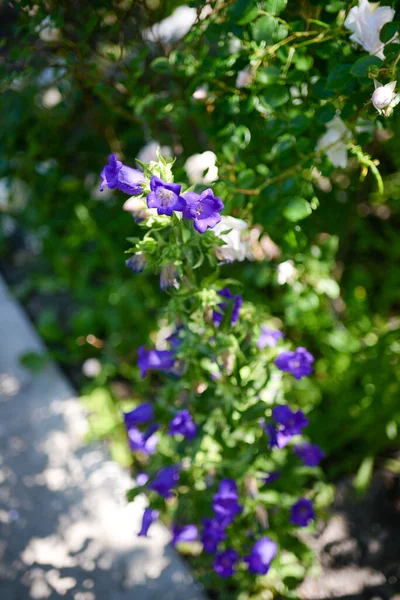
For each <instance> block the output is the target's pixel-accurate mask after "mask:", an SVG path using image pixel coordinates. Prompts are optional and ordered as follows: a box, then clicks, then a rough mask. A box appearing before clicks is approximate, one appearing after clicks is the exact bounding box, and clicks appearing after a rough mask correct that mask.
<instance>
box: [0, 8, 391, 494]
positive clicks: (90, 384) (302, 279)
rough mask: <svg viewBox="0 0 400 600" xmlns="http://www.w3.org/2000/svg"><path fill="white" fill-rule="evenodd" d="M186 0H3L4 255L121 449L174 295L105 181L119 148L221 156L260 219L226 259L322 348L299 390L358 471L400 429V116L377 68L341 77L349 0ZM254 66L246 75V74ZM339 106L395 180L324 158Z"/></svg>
mask: <svg viewBox="0 0 400 600" xmlns="http://www.w3.org/2000/svg"><path fill="white" fill-rule="evenodd" d="M183 4H184V3H183V2H181V1H179V0H143V1H132V0H92V1H91V2H87V3H82V2H81V1H79V2H78V0H57V1H55V0H54V1H52V0H43V1H42V2H38V3H36V2H31V1H27V0H20V1H19V2H11V3H9V2H3V3H2V4H0V30H1V48H0V78H1V88H2V89H1V91H2V94H1V99H0V103H1V115H2V125H1V128H0V267H1V270H2V272H3V273H4V275H5V277H6V279H7V280H8V281H9V283H10V284H11V286H12V288H13V290H14V292H15V294H16V295H17V297H18V298H19V299H20V300H21V301H22V302H23V303H24V304H25V305H26V307H27V309H28V311H29V313H30V315H31V316H32V318H33V319H34V321H35V323H36V325H37V328H38V330H39V332H40V334H41V335H42V337H43V338H44V339H45V341H46V342H47V344H48V346H49V348H50V355H51V356H53V357H55V358H56V359H57V360H58V361H59V363H60V364H61V365H62V366H63V367H64V368H65V369H66V370H67V372H68V374H69V376H70V377H71V378H72V379H73V381H74V383H75V384H76V386H77V387H78V389H79V390H81V391H82V392H83V393H84V394H85V400H86V402H87V406H88V410H89V411H90V412H91V413H93V414H94V419H93V431H92V433H93V435H94V436H97V437H104V438H105V439H107V440H108V441H109V442H111V448H112V451H113V453H114V456H115V457H116V458H117V459H118V460H121V461H122V462H124V463H125V464H129V462H130V456H129V455H128V454H127V449H126V443H125V437H124V433H123V430H122V426H121V424H120V421H121V420H120V416H119V409H118V408H117V405H116V401H121V400H122V401H125V402H127V403H130V402H131V401H132V400H135V399H139V398H143V397H145V396H146V394H149V393H151V388H149V383H148V382H145V383H144V384H142V383H139V375H138V371H137V368H136V360H137V348H138V346H139V345H142V344H147V343H148V341H149V337H150V338H151V339H153V341H154V339H155V336H156V330H157V328H158V325H157V318H158V315H159V313H158V310H159V309H160V307H161V306H162V305H163V302H164V301H163V297H162V295H161V292H160V290H159V282H158V280H156V278H152V277H149V276H133V275H132V274H131V273H130V272H129V271H128V270H127V269H126V267H125V264H124V263H125V257H124V251H125V250H126V249H127V247H128V244H127V242H126V238H127V237H132V236H135V235H137V232H138V228H137V225H136V224H135V222H134V220H133V219H132V218H131V216H130V215H129V214H128V213H126V212H124V211H122V210H121V209H122V204H123V201H124V199H125V198H124V197H123V194H122V193H120V192H118V191H116V192H114V193H108V192H104V193H103V194H100V193H99V192H98V185H99V173H100V170H101V168H102V167H103V165H104V164H105V162H106V160H107V156H108V155H109V154H110V152H116V153H117V154H118V155H119V156H120V157H121V158H122V159H123V160H124V161H125V162H126V164H129V165H131V166H134V159H135V157H136V156H138V154H139V153H140V151H141V150H142V149H143V148H144V147H146V144H149V143H152V142H153V146H156V145H160V146H168V147H169V148H170V149H171V153H172V154H174V155H175V156H177V163H176V167H177V168H176V171H175V174H176V175H175V176H176V179H177V180H185V179H186V180H187V176H186V172H185V169H184V164H185V161H186V159H187V158H188V157H189V156H191V155H193V154H195V153H201V152H204V151H206V150H212V151H213V152H215V154H216V155H217V158H218V163H217V164H218V168H219V178H220V180H219V182H218V183H216V184H214V185H213V188H214V191H215V193H216V194H218V193H219V194H220V195H221V196H222V197H223V199H224V202H225V204H226V207H227V210H226V211H225V212H226V214H232V215H234V216H237V217H240V218H244V219H246V220H247V221H248V222H249V223H250V224H251V225H255V226H257V227H259V230H260V231H261V230H262V231H263V233H262V237H260V241H259V246H258V249H259V256H258V259H259V260H256V261H254V262H245V263H240V264H238V263H236V264H235V265H228V266H224V267H222V270H223V274H224V275H227V273H229V275H227V276H232V277H234V278H236V279H238V280H241V281H242V282H243V283H244V290H245V297H246V300H252V301H253V302H255V303H256V304H258V305H260V306H261V305H262V306H264V307H265V306H268V307H269V310H270V312H271V314H272V315H273V316H274V317H275V318H276V319H277V324H279V322H281V324H282V323H284V324H285V334H286V335H287V336H288V337H289V338H291V339H292V340H293V342H294V343H297V344H298V345H304V346H306V347H307V349H308V350H309V351H310V352H311V353H312V354H313V355H314V356H316V357H317V363H316V377H313V378H310V380H307V381H305V380H303V381H302V382H301V383H300V384H299V385H298V386H296V389H295V390H288V400H289V401H290V399H291V397H292V399H295V400H296V403H297V404H298V405H299V406H301V407H304V408H305V409H306V410H307V412H308V413H309V416H310V419H311V426H310V437H311V438H312V439H313V441H315V442H316V443H318V444H320V445H321V446H322V447H323V448H324V450H325V452H326V453H327V459H326V461H325V468H326V471H327V473H328V475H329V476H330V477H331V478H336V477H337V476H339V475H343V474H347V473H353V472H355V470H357V469H361V470H360V473H361V476H363V474H365V477H364V479H365V481H364V482H361V487H362V486H363V485H364V484H366V483H367V480H368V477H369V474H370V472H371V469H368V468H366V465H367V467H368V465H371V464H373V460H374V459H375V457H376V456H379V457H380V458H379V460H380V461H384V460H385V457H390V455H391V451H392V449H394V448H395V447H396V444H397V443H398V439H399V434H398V427H399V426H400V408H399V403H398V398H399V393H400V338H399V324H400V321H399V316H398V315H399V290H400V269H399V260H400V241H399V236H398V231H399V226H400V218H399V208H400V152H399V150H400V147H399V146H400V141H399V140H400V135H399V134H400V113H399V111H397V114H396V111H395V113H394V116H393V117H392V118H391V119H390V120H386V119H383V118H377V114H376V112H375V111H374V109H373V108H372V107H371V105H370V103H369V99H370V96H371V89H372V88H371V84H372V82H371V80H370V79H368V78H367V77H366V75H367V73H366V72H361V73H359V77H358V79H357V77H355V76H354V75H351V74H350V68H351V67H352V66H353V65H354V63H355V62H356V60H358V59H359V58H360V57H362V56H364V54H362V52H361V51H360V50H357V51H356V50H355V49H354V48H352V46H351V45H350V42H349V32H348V31H345V30H344V29H343V26H340V25H338V23H340V14H341V12H342V13H343V15H344V14H345V11H346V10H347V9H348V6H349V5H348V3H346V2H341V1H336V0H332V1H331V2H329V3H327V2H318V1H316V0H307V1H305V2H302V3H297V2H289V3H287V2H286V1H285V0H265V2H257V3H256V2H252V1H249V0H237V1H235V2H229V1H228V2H222V1H217V2H215V1H213V2H209V3H207V4H204V2H203V1H202V2H199V1H191V2H188V3H187V4H185V6H184V7H183V6H181V5H183ZM387 4H390V5H391V6H392V7H394V8H398V7H396V3H395V2H387ZM188 5H189V6H188ZM204 7H206V8H207V10H206V11H205V12H204ZM176 9H178V10H180V11H182V10H184V11H186V12H185V14H186V17H184V13H183V12H181V13H179V14H180V15H181V16H180V18H179V19H178V21H179V23H180V28H179V27H177V28H176V30H175V34H172V36H171V35H167V34H165V33H164V30H163V29H162V28H160V27H159V29H158V30H157V29H154V28H153V29H152V27H153V25H154V24H155V23H160V22H161V21H162V20H163V19H165V18H166V17H168V16H169V15H171V13H173V11H175V10H176ZM283 10H284V12H283ZM188 11H192V12H188ZM193 11H194V12H193ZM189 15H191V17H190V18H189ZM193 16H194V18H195V19H196V18H197V21H196V23H195V24H193ZM185 19H186V21H187V20H188V22H189V25H188V26H187V27H186V28H185ZM190 19H192V20H191V22H190ZM310 19H311V20H313V21H314V24H315V34H314V37H312V34H310V35H311V37H308V33H309V30H305V28H304V27H305V26H304V24H305V23H307V22H308V25H309V24H310V23H311V22H312V21H310ZM343 20H344V19H342V20H341V21H342V22H343ZM287 22H290V28H291V32H292V33H291V35H292V36H294V37H293V38H292V39H293V44H292V45H288V44H285V40H286V38H287V36H288V27H287V25H286V23H287ZM318 23H319V24H318ZM313 29H314V25H313ZM305 32H306V34H307V35H306V34H305ZM185 34H186V35H185ZM317 36H319V39H318V40H317V41H316V42H315V43H314V44H312V43H308V42H310V40H313V39H314V38H316V37H317ZM306 42H307V43H306ZM317 42H318V43H317ZM293 47H294V48H295V49H294V51H293V52H292V51H291V50H290V48H293ZM249 62H251V64H252V65H253V67H254V65H256V68H255V70H254V74H252V79H251V81H250V82H249V84H248V85H246V86H243V87H241V86H237V76H238V73H239V72H240V71H243V70H245V69H246V68H247V66H248V65H249ZM310 89H312V94H309V97H308V95H307V94H308V92H307V90H310ZM321 99H322V100H323V102H321ZM296 100H297V102H296ZM338 108H341V109H342V118H343V119H345V120H346V123H347V124H348V126H349V127H351V130H352V135H353V140H354V144H355V145H358V144H359V145H360V146H362V148H363V151H365V152H367V153H368V155H371V156H372V157H373V158H374V159H378V160H379V162H380V165H379V170H380V173H381V175H382V178H383V181H384V193H383V194H379V193H378V192H377V185H376V181H375V179H374V178H373V177H372V176H371V174H370V172H368V173H367V172H366V169H363V167H362V166H361V167H360V164H359V162H358V161H357V160H356V158H354V157H350V158H349V161H348V165H347V167H346V169H340V170H337V169H335V168H334V167H333V166H332V164H331V163H330V162H329V161H328V159H327V158H326V157H324V156H319V157H317V158H316V156H315V151H314V148H315V142H316V139H318V138H319V137H320V136H321V135H323V133H324V132H325V124H326V123H327V122H328V121H330V120H331V119H332V118H333V117H334V115H335V111H336V110H337V109H338ZM151 147H152V146H151ZM149 148H150V147H149V146H147V151H148V152H149V151H150V150H149ZM153 152H154V149H153ZM143 160H145V159H143ZM316 160H317V162H318V168H319V171H318V174H316V172H315V170H314V169H313V165H314V163H315V161H316ZM288 260H289V261H292V262H289V263H286V261H288ZM282 263H286V265H289V266H288V267H287V269H286V271H287V272H286V275H285V269H284V268H282V267H279V265H281V264H282ZM90 359H96V360H95V361H93V360H90ZM22 360H23V361H24V362H25V364H26V365H27V366H29V367H31V368H40V367H41V366H42V364H44V362H45V358H43V357H35V356H25V357H22ZM96 361H99V362H100V366H99V363H98V362H96ZM100 367H101V368H100ZM152 385H157V380H156V379H153V380H152ZM390 464H391V465H392V467H393V462H391V463H390Z"/></svg>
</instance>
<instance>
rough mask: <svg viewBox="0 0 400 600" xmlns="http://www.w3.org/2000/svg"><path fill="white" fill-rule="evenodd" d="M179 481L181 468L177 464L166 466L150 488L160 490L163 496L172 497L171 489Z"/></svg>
mask: <svg viewBox="0 0 400 600" xmlns="http://www.w3.org/2000/svg"><path fill="white" fill-rule="evenodd" d="M178 481H179V468H178V467H177V466H173V467H164V468H163V469H161V470H160V471H159V472H158V474H157V476H156V478H155V479H154V480H153V481H152V482H151V483H150V485H149V488H150V489H152V490H155V491H156V492H158V493H159V494H160V496H162V497H163V498H170V497H171V496H172V493H171V489H172V488H174V487H175V486H176V485H177V484H178Z"/></svg>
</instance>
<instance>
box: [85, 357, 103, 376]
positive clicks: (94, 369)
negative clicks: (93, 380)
mask: <svg viewBox="0 0 400 600" xmlns="http://www.w3.org/2000/svg"><path fill="white" fill-rule="evenodd" d="M100 371H101V362H100V361H99V360H98V359H97V358H88V359H87V360H85V362H84V363H83V365H82V373H83V374H84V375H85V376H86V377H96V376H97V375H98V374H99V373H100Z"/></svg>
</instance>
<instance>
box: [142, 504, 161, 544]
mask: <svg viewBox="0 0 400 600" xmlns="http://www.w3.org/2000/svg"><path fill="white" fill-rule="evenodd" d="M159 515H160V513H159V512H158V510H154V509H153V508H150V507H149V508H146V510H145V511H144V513H143V519H142V527H141V529H140V531H139V533H138V537H147V532H148V530H149V528H150V525H151V524H152V523H154V521H157V519H158V517H159Z"/></svg>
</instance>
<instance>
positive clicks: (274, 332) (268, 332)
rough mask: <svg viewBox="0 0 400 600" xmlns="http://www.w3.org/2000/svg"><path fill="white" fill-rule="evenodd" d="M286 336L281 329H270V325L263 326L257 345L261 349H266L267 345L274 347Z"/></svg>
mask: <svg viewBox="0 0 400 600" xmlns="http://www.w3.org/2000/svg"><path fill="white" fill-rule="evenodd" d="M284 337H285V336H284V335H283V333H282V332H281V331H279V329H269V327H261V335H260V337H259V338H258V341H257V346H258V347H259V348H260V350H264V348H265V346H269V347H270V348H274V347H275V346H276V345H277V343H278V342H279V340H281V339H282V338H284Z"/></svg>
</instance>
